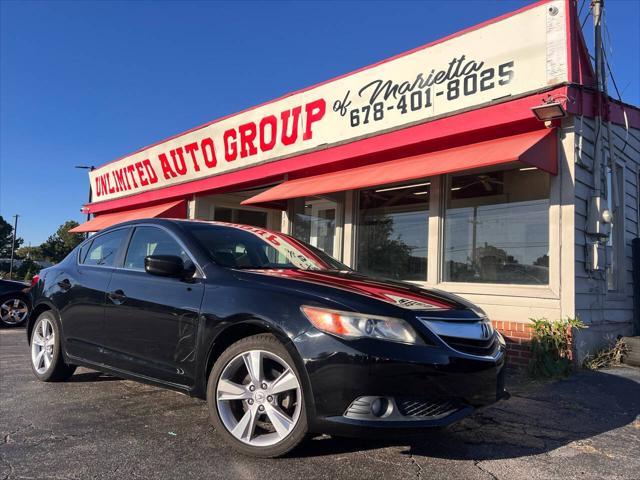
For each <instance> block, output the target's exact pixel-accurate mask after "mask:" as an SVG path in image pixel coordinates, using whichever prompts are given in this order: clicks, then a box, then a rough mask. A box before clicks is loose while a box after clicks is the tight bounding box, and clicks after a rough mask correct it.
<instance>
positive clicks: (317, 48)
mask: <svg viewBox="0 0 640 480" xmlns="http://www.w3.org/2000/svg"><path fill="white" fill-rule="evenodd" d="M581 1H582V0H581ZM528 3H531V2H530V1H517V0H500V1H492V0H449V1H445V0H439V1H429V0H427V1H415V2H406V1H393V2H365V1H352V2H349V1H343V2H329V1H325V2H310V1H309V2H266V1H265V2H239V1H238V2H204V1H197V2H190V1H156V2H146V1H124V2H116V1H100V2H90V1H84V2H81V1H78V2H63V1H46V2H37V1H20V2H18V1H7V0H0V215H2V216H3V217H4V218H5V220H8V221H12V219H11V217H12V216H13V215H15V214H19V215H20V220H19V226H18V235H19V236H21V237H22V238H24V240H25V244H26V245H28V244H29V243H31V244H33V245H38V244H40V243H41V242H43V241H44V240H46V238H47V237H48V236H49V235H51V234H53V233H54V232H55V230H56V229H57V227H58V226H59V225H60V224H62V223H64V222H65V221H67V220H71V219H73V220H76V221H79V222H81V221H83V219H84V216H83V215H82V214H81V213H80V208H81V206H82V204H83V203H84V202H85V201H86V198H87V196H88V188H89V183H88V176H87V172H86V171H84V170H78V169H75V168H74V166H75V165H96V166H98V165H101V164H103V163H106V162H108V161H110V160H113V159H116V158H118V157H120V156H122V155H125V154H128V153H131V152H133V151H135V150H137V149H139V148H141V147H143V146H146V145H149V144H152V143H155V142H157V141H159V140H162V139H164V138H167V137H169V136H172V135H174V134H177V133H180V132H182V131H186V130H188V129H190V128H192V127H195V126H197V125H200V124H202V123H205V122H208V121H211V120H214V119H216V118H218V117H222V116H224V115H228V114H230V113H234V112H238V111H240V110H243V109H245V108H247V107H251V106H253V105H257V104H259V103H262V102H264V101H267V100H270V99H273V98H277V97H279V96H281V95H283V94H286V93H288V92H291V91H294V90H298V89H300V88H304V87H307V86H310V85H313V84H315V83H318V82H321V81H324V80H327V79H330V78H332V77H335V76H337V75H341V74H344V73H347V72H349V71H352V70H355V69H357V68H360V67H363V66H366V65H369V64H371V63H374V62H377V61H379V60H382V59H384V58H387V57H390V56H393V55H395V54H398V53H401V52H403V51H406V50H410V49H412V48H415V47H417V46H419V45H422V44H425V43H428V42H430V41H433V40H437V39H438V38H441V37H443V36H446V35H449V34H451V33H454V32H456V31H458V30H461V29H463V28H466V27H469V26H472V25H474V24H476V23H479V22H482V21H484V20H488V19H490V18H493V17H495V16H498V15H501V14H503V13H507V12H510V11H512V10H516V9H518V8H520V7H522V6H524V5H527V4H528ZM588 10H589V0H586V6H585V7H584V9H583V11H582V15H581V17H582V18H584V17H585V15H586V13H587V12H588ZM606 23H607V32H606V36H605V38H606V40H607V41H608V44H609V46H608V47H607V48H608V51H609V57H610V59H611V64H612V67H613V71H614V75H615V80H616V83H617V85H618V87H619V89H620V91H621V94H622V98H623V100H624V101H626V102H628V103H632V104H635V105H640V55H638V52H639V51H640V0H607V2H606ZM591 31H592V20H591V18H589V19H588V20H587V21H586V23H585V32H586V33H587V39H588V42H589V43H590V44H591V43H592V40H591V39H592V37H593V35H592V33H591ZM611 93H612V94H614V95H615V91H613V89H612V92H611Z"/></svg>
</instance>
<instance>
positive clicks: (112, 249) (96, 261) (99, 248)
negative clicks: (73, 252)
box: [80, 228, 127, 267]
mask: <svg viewBox="0 0 640 480" xmlns="http://www.w3.org/2000/svg"><path fill="white" fill-rule="evenodd" d="M126 233H127V229H124V228H123V229H120V230H114V231H113V232H109V233H105V234H104V235H100V236H98V237H96V238H95V240H93V242H91V247H89V249H88V251H87V252H86V254H85V255H84V258H82V256H83V252H82V251H81V252H80V263H82V264H83V265H97V266H101V267H113V266H114V265H115V262H116V258H117V257H118V250H119V249H120V245H121V244H122V240H123V239H124V237H125V235H126Z"/></svg>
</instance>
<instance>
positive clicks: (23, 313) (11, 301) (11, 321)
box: [0, 293, 31, 327]
mask: <svg viewBox="0 0 640 480" xmlns="http://www.w3.org/2000/svg"><path fill="white" fill-rule="evenodd" d="M30 310H31V309H30V308H29V300H28V299H27V298H26V297H25V296H24V295H21V294H19V293H14V294H9V295H2V296H0V325H2V326H3V327H19V326H21V325H24V323H25V322H26V321H27V319H28V318H29V313H30Z"/></svg>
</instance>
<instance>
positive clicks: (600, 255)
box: [587, 0, 606, 270]
mask: <svg viewBox="0 0 640 480" xmlns="http://www.w3.org/2000/svg"><path fill="white" fill-rule="evenodd" d="M591 5H592V9H593V27H594V40H595V74H596V82H597V92H596V112H595V113H596V114H595V119H594V121H595V132H596V138H595V149H594V150H595V151H594V153H595V155H594V156H595V158H594V162H593V189H592V193H591V199H590V202H589V214H588V219H587V233H588V234H589V235H590V236H591V237H592V241H591V242H590V245H589V252H590V254H589V262H588V263H589V266H590V269H591V270H601V269H602V268H603V267H604V264H605V262H604V261H603V260H604V256H605V255H604V252H603V248H602V246H601V241H602V240H603V238H604V237H605V236H606V235H605V234H604V231H603V230H604V229H603V226H604V225H603V215H602V214H603V212H604V208H603V202H602V186H601V185H602V165H603V161H602V160H603V156H604V148H603V133H604V132H603V121H602V116H603V113H604V111H603V110H604V108H603V107H604V105H603V97H604V95H606V93H604V92H606V80H605V69H604V52H603V50H602V11H603V8H604V0H592V3H591Z"/></svg>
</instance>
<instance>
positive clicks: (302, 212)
mask: <svg viewBox="0 0 640 480" xmlns="http://www.w3.org/2000/svg"><path fill="white" fill-rule="evenodd" d="M343 196H344V195H343V194H331V195H328V196H327V197H322V198H321V197H307V198H300V199H296V200H295V201H294V204H293V205H294V208H293V236H294V237H296V238H299V239H300V240H303V241H305V242H308V243H310V244H311V245H313V246H314V247H316V248H318V249H320V250H322V251H323V252H324V253H326V254H328V255H331V256H333V257H336V258H337V257H338V256H339V254H340V252H339V249H338V240H337V236H336V232H337V227H338V224H337V222H338V205H340V204H341V203H342V199H343Z"/></svg>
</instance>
